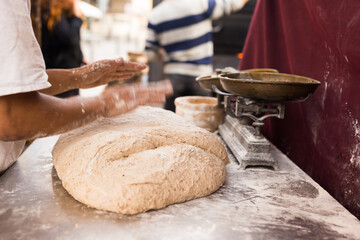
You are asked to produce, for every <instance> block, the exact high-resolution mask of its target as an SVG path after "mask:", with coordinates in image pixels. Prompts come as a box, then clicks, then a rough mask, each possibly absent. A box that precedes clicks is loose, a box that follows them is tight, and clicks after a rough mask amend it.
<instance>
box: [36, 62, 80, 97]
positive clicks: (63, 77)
mask: <svg viewBox="0 0 360 240" xmlns="http://www.w3.org/2000/svg"><path fill="white" fill-rule="evenodd" d="M80 71H81V70H80V68H75V69H48V70H46V73H47V75H48V76H49V79H48V81H49V82H50V84H51V87H50V88H46V89H43V90H41V91H40V92H41V93H44V94H48V95H56V94H59V93H63V92H66V91H68V90H71V89H75V88H80V84H81V80H82V79H81V77H82V76H81V74H79V72H80Z"/></svg>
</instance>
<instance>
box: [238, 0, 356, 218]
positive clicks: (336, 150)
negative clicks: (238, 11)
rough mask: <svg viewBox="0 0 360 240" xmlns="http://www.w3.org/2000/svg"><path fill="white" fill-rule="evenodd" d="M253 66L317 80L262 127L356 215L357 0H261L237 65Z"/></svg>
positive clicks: (278, 144)
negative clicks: (303, 99)
mask: <svg viewBox="0 0 360 240" xmlns="http://www.w3.org/2000/svg"><path fill="white" fill-rule="evenodd" d="M256 67H271V68H276V69H278V70H279V71H280V72H285V73H291V74H297V75H302V76H307V77H311V78H314V79H317V80H319V81H320V82H321V85H320V86H319V88H318V89H317V90H316V92H315V94H314V95H313V96H312V97H311V98H310V99H309V100H308V101H306V102H303V103H288V104H286V109H285V119H284V120H270V121H268V122H267V125H266V126H265V129H264V133H265V135H266V136H267V137H268V138H269V139H270V140H271V141H272V142H273V143H274V144H275V145H276V146H277V147H279V148H280V149H281V150H282V151H283V152H284V153H286V154H287V155H288V156H289V157H290V159H292V160H293V161H294V162H295V163H296V164H297V165H298V166H300V167H301V168H302V169H303V170H304V171H305V172H307V173H308V174H309V175H310V176H311V177H312V178H313V179H314V180H315V181H317V182H318V183H319V184H320V185H321V186H322V187H323V188H325V189H326V190H327V191H328V192H329V193H330V194H331V195H332V196H334V197H335V198H336V199H337V200H338V201H339V202H340V203H342V204H343V205H344V206H345V207H346V208H347V209H349V210H350V212H352V213H353V214H354V215H356V216H357V217H358V218H360V1H359V0H271V1H269V0H260V1H259V2H258V6H257V8H256V10H255V14H254V16H253V21H252V23H251V27H250V31H249V34H248V38H247V41H246V44H245V49H244V57H243V59H242V61H241V64H240V69H247V68H256Z"/></svg>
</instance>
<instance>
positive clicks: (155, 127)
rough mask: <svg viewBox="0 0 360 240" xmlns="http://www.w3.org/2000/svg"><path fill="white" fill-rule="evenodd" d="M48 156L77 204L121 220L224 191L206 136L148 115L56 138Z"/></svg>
mask: <svg viewBox="0 0 360 240" xmlns="http://www.w3.org/2000/svg"><path fill="white" fill-rule="evenodd" d="M52 154H53V162H54V166H55V168H56V171H57V174H58V176H59V178H60V179H61V180H62V184H63V186H64V188H65V189H66V190H67V191H68V192H69V193H70V194H71V195H72V196H73V197H74V198H75V199H76V200H78V201H80V202H82V203H84V204H86V205H88V206H90V207H94V208H97V209H101V210H108V211H114V212H118V213H123V214H136V213H140V212H145V211H148V210H150V209H159V208H163V207H166V206H168V205H170V204H174V203H179V202H184V201H186V200H190V199H194V198H199V197H203V196H206V195H209V194H211V193H212V192H214V191H216V190H217V189H218V188H219V187H220V186H221V185H222V184H223V183H224V181H225V177H226V172H225V165H226V164H227V163H228V161H229V160H228V156H227V153H226V149H225V148H224V146H223V145H222V143H221V142H220V141H219V139H218V138H217V137H216V136H215V135H214V134H213V133H210V132H208V131H206V130H204V129H201V128H199V127H196V126H194V125H192V124H191V123H188V122H186V121H185V120H184V119H183V118H181V117H180V116H177V115H176V114H174V113H172V112H170V111H166V110H163V109H160V108H153V107H138V108H137V109H136V110H134V111H132V112H131V113H128V114H125V115H121V116H119V117H115V118H111V119H101V120H98V121H96V122H93V123H91V124H89V125H87V126H85V127H83V128H79V129H76V130H74V131H71V132H69V133H67V134H64V135H61V136H60V138H59V140H58V142H57V143H56V145H55V147H54V149H53V151H52Z"/></svg>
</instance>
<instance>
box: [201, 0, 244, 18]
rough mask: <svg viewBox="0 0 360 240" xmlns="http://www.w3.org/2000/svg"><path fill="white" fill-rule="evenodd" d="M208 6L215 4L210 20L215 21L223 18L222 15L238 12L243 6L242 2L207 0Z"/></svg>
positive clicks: (234, 0)
mask: <svg viewBox="0 0 360 240" xmlns="http://www.w3.org/2000/svg"><path fill="white" fill-rule="evenodd" d="M208 1H209V4H211V2H215V7H214V10H213V12H212V14H211V18H212V19H217V18H220V17H223V16H224V15H229V14H231V13H232V12H236V11H238V10H240V9H241V8H242V7H243V6H244V5H245V1H244V0H208Z"/></svg>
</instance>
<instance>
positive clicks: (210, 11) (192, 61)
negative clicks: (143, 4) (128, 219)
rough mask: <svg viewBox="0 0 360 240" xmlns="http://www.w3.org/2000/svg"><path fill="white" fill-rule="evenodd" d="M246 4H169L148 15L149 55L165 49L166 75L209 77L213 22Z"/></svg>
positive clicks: (170, 0)
mask: <svg viewBox="0 0 360 240" xmlns="http://www.w3.org/2000/svg"><path fill="white" fill-rule="evenodd" d="M243 5H244V1H243V0H167V1H163V2H162V3H160V4H159V5H158V6H156V7H155V8H154V9H153V11H152V12H151V13H150V15H149V24H148V34H147V40H146V53H147V56H148V57H149V58H150V59H151V58H152V56H153V53H154V52H157V51H158V50H159V49H163V50H164V52H165V56H164V61H165V67H164V72H165V74H182V75H189V76H199V75H207V74H210V73H211V72H212V71H213V69H212V56H213V42H212V33H211V32H212V22H211V21H212V20H213V19H217V18H220V17H222V16H224V15H229V14H230V13H231V12H233V11H237V10H239V9H241V8H242V7H243Z"/></svg>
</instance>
